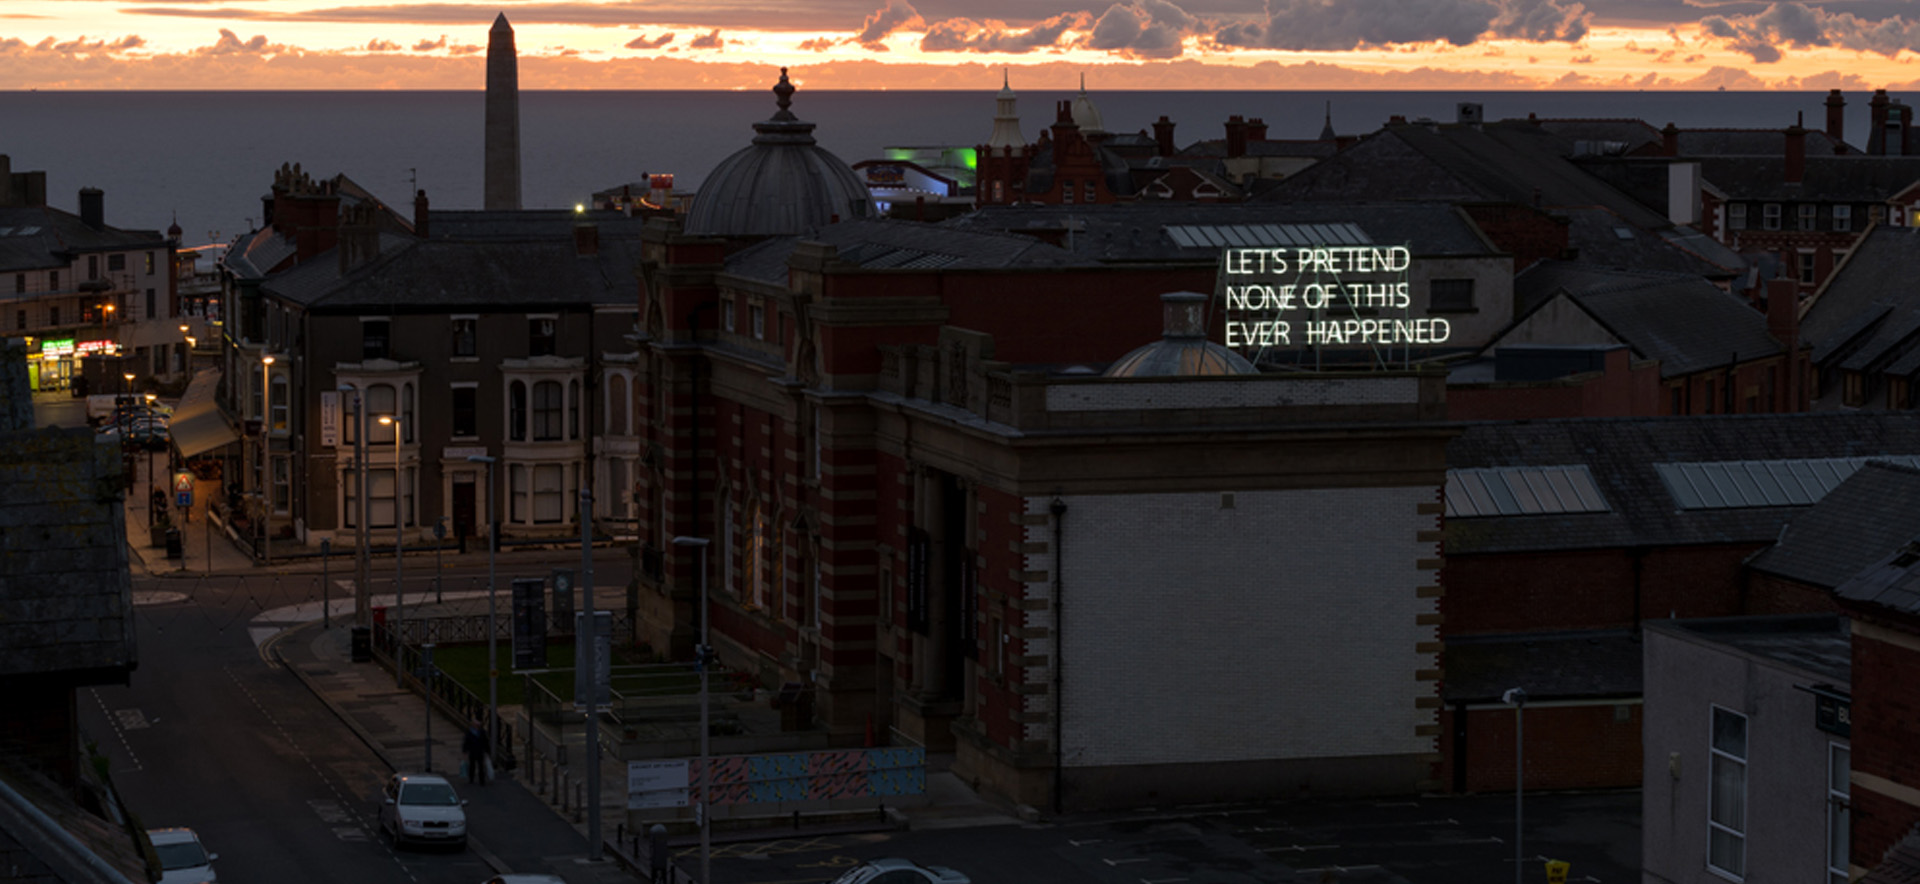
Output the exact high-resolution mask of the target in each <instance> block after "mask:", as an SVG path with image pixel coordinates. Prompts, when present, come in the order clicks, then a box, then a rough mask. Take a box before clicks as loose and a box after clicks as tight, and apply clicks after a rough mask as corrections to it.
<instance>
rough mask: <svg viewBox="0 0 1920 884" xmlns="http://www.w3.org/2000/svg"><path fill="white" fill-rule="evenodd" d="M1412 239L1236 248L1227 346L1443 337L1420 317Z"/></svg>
mask: <svg viewBox="0 0 1920 884" xmlns="http://www.w3.org/2000/svg"><path fill="white" fill-rule="evenodd" d="M1412 266H1413V253H1412V252H1411V251H1410V250H1409V249H1407V247H1406V246H1378V245H1359V246H1311V247H1300V248H1230V249H1227V250H1226V252H1225V254H1224V255H1223V256H1222V259H1221V273H1220V283H1221V288H1222V290H1223V292H1222V293H1223V295H1224V297H1223V298H1222V299H1221V303H1222V305H1223V306H1224V308H1225V323H1224V327H1225V332H1226V339H1225V340H1224V341H1223V343H1224V344H1226V346H1228V347H1229V348H1232V349H1236V350H1255V351H1258V350H1267V349H1283V348H1302V347H1314V348H1317V347H1375V346H1395V345H1400V346H1405V345H1433V344H1444V343H1446V341H1447V338H1448V337H1450V336H1451V335H1452V334H1453V326H1452V324H1451V323H1449V322H1447V320H1445V319H1442V318H1439V317H1427V316H1413V315H1412V314H1411V312H1410V311H1411V309H1412V307H1413V298H1412V295H1411V293H1410V292H1409V290H1408V285H1409V284H1408V281H1407V280H1408V270H1410V269H1411V268H1412Z"/></svg>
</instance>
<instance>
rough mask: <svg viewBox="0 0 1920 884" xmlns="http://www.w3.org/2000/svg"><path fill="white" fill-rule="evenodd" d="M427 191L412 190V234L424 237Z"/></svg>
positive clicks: (425, 232) (425, 231) (425, 236)
mask: <svg viewBox="0 0 1920 884" xmlns="http://www.w3.org/2000/svg"><path fill="white" fill-rule="evenodd" d="M427 214H428V213H427V192H426V191H424V190H416V191H414V192H413V235H414V236H417V237H420V238H421V239H426V238H427V236H428V235H429V234H428V233H427Z"/></svg>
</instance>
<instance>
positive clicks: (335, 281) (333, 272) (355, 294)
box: [262, 224, 640, 313]
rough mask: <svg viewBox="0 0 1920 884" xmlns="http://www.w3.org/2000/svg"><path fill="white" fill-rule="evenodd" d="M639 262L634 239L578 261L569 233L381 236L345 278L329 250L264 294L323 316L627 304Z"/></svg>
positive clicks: (605, 243)
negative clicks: (372, 253)
mask: <svg viewBox="0 0 1920 884" xmlns="http://www.w3.org/2000/svg"><path fill="white" fill-rule="evenodd" d="M429 227H430V228H431V224H430V225H429ZM639 264H640V243H639V240H637V239H632V240H627V239H614V240H608V239H606V238H604V237H603V238H602V239H601V240H600V245H599V251H598V254H595V255H590V256H581V255H578V254H576V252H575V247H574V243H573V238H572V236H571V235H569V236H568V237H567V238H566V239H557V238H547V239H541V240H532V241H527V240H478V241H456V240H445V239H440V238H438V237H436V238H434V239H430V240H418V239H413V238H411V237H383V238H382V242H381V254H380V256H379V257H377V258H375V259H373V260H371V261H368V262H366V263H365V264H362V265H360V266H359V267H356V268H354V269H352V270H351V271H349V272H348V273H346V274H344V275H342V274H341V272H340V263H339V261H338V259H337V258H336V257H335V256H334V254H333V253H332V252H329V253H327V254H326V255H325V256H323V257H322V258H320V259H319V260H314V261H309V262H307V263H305V264H302V265H300V266H298V267H295V268H292V269H290V270H287V271H285V272H283V273H280V274H276V275H275V276H273V277H272V278H271V279H269V280H268V281H267V282H266V283H264V284H263V285H262V289H263V290H264V291H267V292H269V293H271V294H274V295H278V296H280V297H284V298H287V299H289V300H292V301H296V302H298V303H301V304H303V305H305V306H306V307H307V309H309V310H324V311H339V310H359V309H372V310H378V311H380V312H399V313H405V312H432V313H440V312H446V311H448V310H452V309H456V308H461V307H475V308H485V309H488V310H501V309H517V308H522V307H525V308H533V307H540V306H555V305H563V304H627V303H631V302H632V301H633V300H634V299H635V298H636V297H638V295H637V292H638V288H637V286H638V283H637V282H636V281H635V279H634V275H633V274H634V268H636V267H638V266H639Z"/></svg>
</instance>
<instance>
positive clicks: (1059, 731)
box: [1047, 496, 1067, 815]
mask: <svg viewBox="0 0 1920 884" xmlns="http://www.w3.org/2000/svg"><path fill="white" fill-rule="evenodd" d="M1047 511H1048V512H1051V513H1053V812H1054V814H1056V815H1058V814H1061V813H1064V812H1065V811H1064V810H1063V808H1064V807H1065V806H1066V801H1065V800H1064V798H1063V797H1062V792H1063V791H1064V790H1065V788H1066V766H1065V762H1066V733H1067V731H1066V728H1065V727H1064V725H1065V722H1064V721H1063V720H1062V715H1064V713H1065V712H1066V708H1067V701H1066V697H1065V696H1063V694H1064V689H1065V687H1066V680H1065V679H1064V677H1063V676H1062V671H1063V670H1064V669H1065V668H1066V658H1067V655H1066V653H1065V651H1066V648H1065V646H1064V644H1063V642H1062V639H1064V638H1065V636H1066V630H1064V629H1062V628H1061V627H1062V625H1063V621H1062V619H1061V618H1062V616H1063V614H1064V606H1063V605H1062V604H1061V600H1060V591H1061V588H1062V587H1063V586H1064V585H1065V581H1064V579H1063V578H1062V577H1061V576H1060V572H1061V571H1062V570H1063V568H1062V565H1063V564H1064V562H1065V561H1066V546H1065V536H1066V526H1067V502H1066V501H1064V500H1061V499H1060V498H1059V497H1058V496H1055V497H1054V498H1053V503H1051V504H1049V505H1048V506H1047Z"/></svg>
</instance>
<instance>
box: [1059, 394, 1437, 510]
mask: <svg viewBox="0 0 1920 884" xmlns="http://www.w3.org/2000/svg"><path fill="white" fill-rule="evenodd" d="M1419 401H1420V380H1419V379H1418V378H1414V377H1393V378H1377V377H1366V378H1286V379H1284V380H1283V379H1277V378H1262V377H1250V378H1245V379H1234V380H1220V381H1197V380H1193V379H1191V378H1179V379H1176V380H1170V381H1165V382H1152V381H1150V382H1146V383H1122V384H1116V383H1113V382H1112V381H1106V382H1104V383H1100V382H1088V383H1058V382H1056V383H1051V384H1048V385H1047V410H1048V411H1114V410H1119V409H1134V408H1145V409H1155V408H1235V407H1254V408H1274V407H1282V406H1307V405H1411V404H1413V403H1416V402H1419ZM1044 511H1045V510H1042V512H1044Z"/></svg>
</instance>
